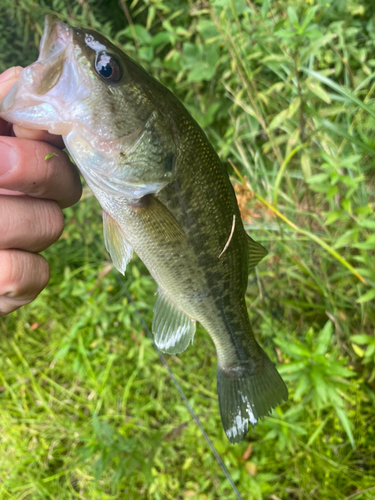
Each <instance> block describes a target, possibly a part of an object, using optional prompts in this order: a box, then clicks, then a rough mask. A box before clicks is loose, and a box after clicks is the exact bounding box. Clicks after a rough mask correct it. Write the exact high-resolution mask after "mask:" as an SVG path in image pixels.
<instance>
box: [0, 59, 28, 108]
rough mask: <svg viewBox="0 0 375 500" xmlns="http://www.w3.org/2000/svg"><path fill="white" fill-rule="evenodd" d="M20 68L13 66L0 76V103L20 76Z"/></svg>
mask: <svg viewBox="0 0 375 500" xmlns="http://www.w3.org/2000/svg"><path fill="white" fill-rule="evenodd" d="M22 69H23V68H22V67H21V66H13V68H8V69H7V70H5V71H4V73H1V75H0V101H2V100H3V99H4V97H5V96H6V95H7V93H8V92H9V91H10V89H11V88H12V87H13V85H14V84H15V83H16V82H17V81H18V80H19V78H20V74H21V72H22Z"/></svg>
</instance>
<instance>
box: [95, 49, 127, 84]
mask: <svg viewBox="0 0 375 500" xmlns="http://www.w3.org/2000/svg"><path fill="white" fill-rule="evenodd" d="M95 70H96V72H97V73H98V75H100V76H101V77H102V78H103V79H104V80H106V81H108V82H113V83H116V82H118V81H119V80H120V79H121V76H122V75H121V67H120V64H119V62H118V61H117V59H116V58H115V57H113V56H111V55H109V54H107V53H106V52H99V54H98V55H97V56H96V58H95Z"/></svg>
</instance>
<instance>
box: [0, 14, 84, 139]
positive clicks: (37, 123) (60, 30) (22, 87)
mask: <svg viewBox="0 0 375 500" xmlns="http://www.w3.org/2000/svg"><path fill="white" fill-rule="evenodd" d="M72 40H73V32H72V28H70V27H69V26H67V25H65V24H64V23H61V22H60V21H58V20H57V19H56V18H53V17H52V16H47V17H46V20H45V26H44V32H43V36H42V39H41V43H40V53H39V57H38V60H37V61H36V62H35V63H33V64H31V65H30V66H28V67H26V68H24V69H23V70H22V72H21V75H20V79H19V81H18V82H17V83H15V84H14V85H13V87H12V88H11V90H10V91H9V92H8V94H7V95H6V96H5V97H4V99H3V101H2V102H1V103H0V116H1V117H2V118H3V119H5V120H6V121H8V122H10V123H16V124H17V125H19V126H22V127H26V128H31V129H38V130H47V131H48V132H50V133H52V134H57V135H67V134H68V133H69V132H70V131H71V130H72V127H73V119H72V116H67V115H66V112H65V110H66V109H68V108H70V106H69V104H70V103H72V102H80V101H82V100H84V99H85V98H86V97H87V96H88V95H89V93H90V85H89V81H88V78H87V77H86V76H85V74H84V72H83V71H82V69H81V68H80V66H79V65H78V64H75V58H76V56H77V54H76V53H75V52H76V49H75V47H74V45H73V43H72ZM70 115H71V114H70Z"/></svg>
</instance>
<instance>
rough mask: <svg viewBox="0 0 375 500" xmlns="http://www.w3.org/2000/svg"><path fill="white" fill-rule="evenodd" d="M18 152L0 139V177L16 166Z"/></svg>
mask: <svg viewBox="0 0 375 500" xmlns="http://www.w3.org/2000/svg"><path fill="white" fill-rule="evenodd" d="M17 160H18V153H17V151H16V149H15V148H14V147H13V146H11V145H10V144H9V143H8V142H6V141H3V140H0V179H1V177H4V176H5V175H7V174H9V173H10V172H11V171H12V170H13V169H14V168H15V167H16V166H17Z"/></svg>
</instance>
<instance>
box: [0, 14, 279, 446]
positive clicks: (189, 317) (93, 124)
mask: <svg viewBox="0 0 375 500" xmlns="http://www.w3.org/2000/svg"><path fill="white" fill-rule="evenodd" d="M0 116H1V117H2V118H3V119H5V120H7V121H8V122H11V123H14V124H18V125H20V126H23V127H28V128H34V129H41V130H47V131H49V132H50V133H52V134H58V135H62V137H63V140H64V143H65V145H66V148H67V150H68V152H69V154H70V155H71V157H72V158H73V160H74V161H75V163H76V165H77V166H78V168H79V170H80V172H81V174H82V176H83V178H84V179H85V181H86V182H87V184H88V186H89V187H90V188H91V190H92V192H93V194H94V195H95V197H96V198H97V200H98V201H99V203H100V205H101V207H102V209H103V233H104V242H105V246H106V249H107V250H108V252H109V254H110V256H111V259H112V261H113V264H114V266H115V267H116V268H117V269H118V270H119V271H120V272H121V273H123V274H124V273H125V270H126V266H127V264H128V262H129V261H130V259H131V257H132V254H133V251H134V252H136V254H137V255H138V256H139V257H140V259H141V260H142V261H143V262H144V264H145V265H146V267H147V268H148V270H149V272H150V274H151V275H152V276H153V278H154V279H155V281H156V282H157V284H158V292H157V299H156V303H155V307H154V314H153V320H152V332H153V336H154V341H155V344H156V345H157V347H158V348H159V349H160V350H161V351H163V352H166V353H169V354H178V353H181V352H183V351H185V349H187V348H188V346H189V345H190V344H192V343H193V339H194V334H195V329H196V322H199V323H200V324H201V325H202V326H203V327H204V328H205V329H206V331H207V332H208V333H209V335H210V337H211V339H212V341H213V343H214V346H215V349H216V354H217V393H218V401H219V410H220V415H221V421H222V425H223V429H224V431H225V434H226V436H227V437H228V439H229V441H230V442H231V443H237V442H239V441H241V440H242V439H244V438H245V436H246V435H247V433H248V431H249V429H250V426H252V427H254V425H255V424H256V423H257V421H258V420H259V418H261V417H264V416H266V415H269V414H270V412H271V410H272V409H273V408H275V407H276V406H277V405H279V404H281V403H282V402H283V401H286V400H287V399H288V390H287V387H286V385H285V383H284V382H283V380H282V378H281V377H280V375H279V373H278V371H277V369H276V367H275V366H274V364H273V363H272V362H271V360H270V359H269V357H268V356H267V354H266V353H265V352H264V350H263V349H262V348H261V347H260V345H259V343H258V342H257V341H256V339H255V337H254V334H253V331H252V328H251V323H250V319H249V315H248V311H247V307H246V302H245V293H246V289H247V283H248V275H249V272H250V271H251V270H253V269H254V267H255V266H256V265H257V264H258V263H259V262H260V261H261V259H262V258H263V257H264V256H265V255H266V254H267V250H266V249H265V248H264V247H263V246H262V245H260V244H259V243H257V242H256V241H254V240H253V239H252V238H251V237H250V236H249V235H248V234H247V233H246V232H245V229H244V226H243V223H242V220H241V216H240V212H239V208H238V205H237V200H236V196H235V193H234V190H233V187H232V184H231V182H230V179H229V176H228V173H227V171H226V168H225V166H224V165H223V163H222V162H221V160H220V159H219V157H218V155H217V154H216V152H215V150H214V149H213V147H212V145H211V144H210V142H209V141H208V139H207V137H206V135H205V133H204V132H203V130H202V129H201V128H200V126H199V125H198V124H197V122H196V121H195V120H194V119H193V118H192V116H191V115H190V114H189V113H188V111H187V110H186V109H185V107H184V106H183V104H182V103H181V102H180V101H179V99H177V97H176V96H175V95H174V94H173V93H172V92H171V91H170V90H168V89H167V88H166V87H165V86H163V85H162V84H161V83H160V82H159V81H158V80H156V79H155V78H154V77H153V76H151V75H150V74H149V73H148V72H146V71H145V70H144V69H143V68H142V67H141V66H140V65H138V64H137V63H136V62H135V61H134V60H132V59H131V58H130V57H129V56H128V55H126V54H125V53H124V52H123V51H122V50H120V49H119V48H118V47H117V46H115V45H114V44H112V43H111V42H110V41H109V40H108V39H106V38H105V37H104V36H103V35H101V34H100V33H98V32H96V31H93V30H89V29H83V28H80V27H78V28H76V27H71V26H68V25H67V24H64V23H63V22H61V21H59V20H58V19H57V18H55V17H53V16H51V15H47V17H46V19H45V26H44V32H43V36H42V39H41V43H40V50H39V57H38V59H37V61H36V62H34V63H32V64H31V65H29V66H28V67H26V68H24V69H23V71H22V73H21V76H20V79H19V81H18V82H17V83H15V85H14V86H13V87H12V89H11V90H10V92H9V93H8V94H7V95H6V96H5V97H4V99H3V101H2V103H1V105H0Z"/></svg>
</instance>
